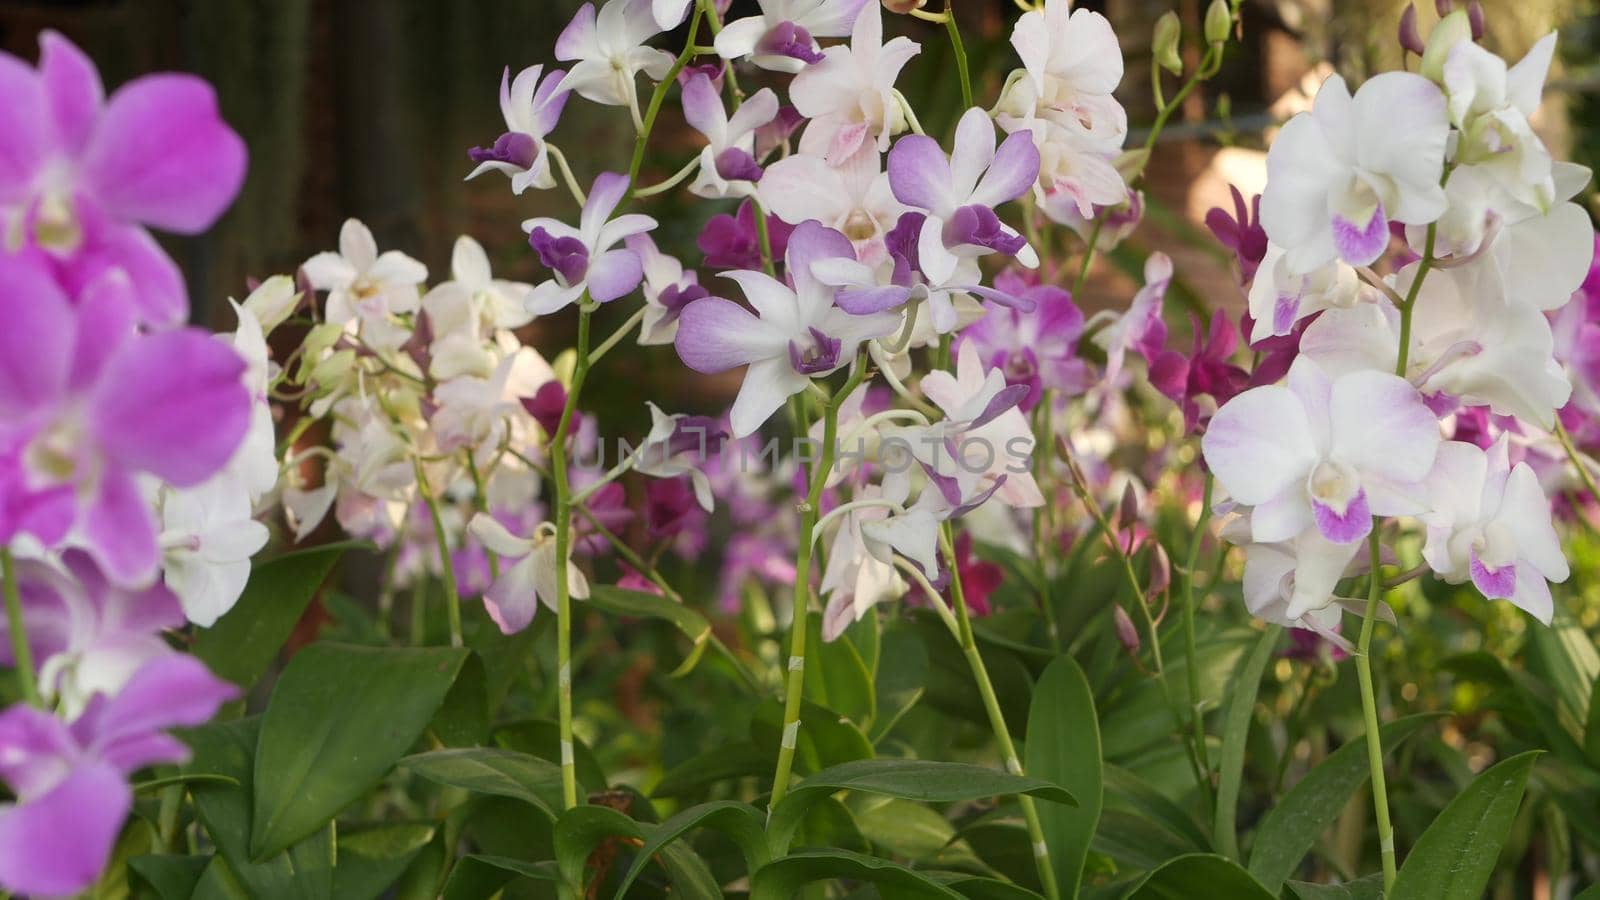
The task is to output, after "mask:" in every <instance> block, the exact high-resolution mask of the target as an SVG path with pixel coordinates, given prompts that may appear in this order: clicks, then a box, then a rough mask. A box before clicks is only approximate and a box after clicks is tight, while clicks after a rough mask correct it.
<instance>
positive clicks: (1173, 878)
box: [1122, 853, 1277, 900]
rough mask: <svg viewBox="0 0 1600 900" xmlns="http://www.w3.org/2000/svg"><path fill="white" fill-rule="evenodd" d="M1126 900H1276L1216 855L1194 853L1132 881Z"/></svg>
mask: <svg viewBox="0 0 1600 900" xmlns="http://www.w3.org/2000/svg"><path fill="white" fill-rule="evenodd" d="M1122 896H1123V897H1124V898H1125V900H1276V896H1277V895H1275V894H1273V893H1272V892H1271V891H1269V890H1267V889H1266V888H1264V887H1262V886H1261V883H1260V882H1258V881H1256V880H1255V879H1254V878H1251V877H1250V873H1249V872H1246V871H1245V870H1244V869H1241V868H1239V864H1238V863H1236V862H1234V861H1233V860H1231V859H1229V858H1227V857H1226V856H1218V855H1217V854H1215V853H1194V854H1190V855H1188V856H1180V857H1178V858H1177V859H1173V860H1168V861H1167V862H1166V863H1164V864H1162V865H1161V867H1160V868H1157V869H1156V870H1154V871H1152V872H1150V873H1148V874H1147V875H1145V876H1144V877H1143V878H1142V879H1140V880H1139V881H1137V882H1135V883H1134V885H1133V887H1132V889H1130V890H1129V891H1128V892H1127V893H1125V894H1123V895H1122Z"/></svg>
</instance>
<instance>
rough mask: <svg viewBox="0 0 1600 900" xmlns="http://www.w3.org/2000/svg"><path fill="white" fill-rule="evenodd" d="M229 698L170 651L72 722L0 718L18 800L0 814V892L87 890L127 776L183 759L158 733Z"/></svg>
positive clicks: (0, 756) (128, 790)
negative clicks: (0, 888)
mask: <svg viewBox="0 0 1600 900" xmlns="http://www.w3.org/2000/svg"><path fill="white" fill-rule="evenodd" d="M237 694H238V690H237V689H236V688H234V687H233V685H230V684H228V683H226V682H224V681H220V680H218V679H217V678H216V677H215V676H213V675H212V674H211V673H210V672H208V671H207V670H206V667H205V665H204V664H202V663H201V662H200V661H199V660H197V659H195V658H194V657H192V656H185V655H182V654H169V655H166V656H162V657H160V658H158V659H155V660H152V661H150V662H148V663H146V664H145V665H144V666H142V667H140V669H139V670H138V672H137V673H135V674H134V675H133V677H132V678H130V679H129V680H128V683H127V684H126V685H125V686H124V687H123V688H122V689H121V690H120V691H118V692H117V693H116V695H115V696H111V697H107V696H105V695H101V696H98V697H96V698H95V699H94V701H93V702H91V703H90V704H89V707H88V709H87V710H85V711H84V713H83V715H82V716H80V717H79V718H78V719H77V721H75V722H73V723H71V724H70V725H69V724H68V723H66V722H63V721H62V720H60V719H58V718H56V717H55V716H52V715H51V714H49V713H47V712H44V711H43V710H39V709H35V708H33V707H30V706H25V705H23V704H17V705H16V706H12V707H11V708H9V709H7V710H6V711H5V712H3V713H0V778H3V779H4V780H5V782H6V784H7V785H9V786H10V787H11V790H12V793H14V794H15V795H16V798H17V799H16V802H15V803H14V804H10V805H7V806H6V807H4V809H3V810H0V886H4V887H5V889H6V890H8V891H12V892H14V893H17V894H27V895H29V896H34V897H65V896H69V895H76V894H78V893H79V892H80V891H84V890H87V889H88V888H89V887H90V886H92V885H93V884H94V882H95V879H97V878H99V877H100V873H101V872H102V871H103V870H104V869H105V867H106V865H107V863H108V862H109V861H110V859H111V850H112V847H113V845H114V844H115V843H116V839H117V835H118V834H119V833H120V832H121V831H122V825H123V822H124V820H125V819H127V817H128V812H129V811H130V810H131V809H132V808H133V788H132V787H131V786H130V785H129V784H128V777H129V776H130V775H132V774H133V773H134V772H136V771H138V770H140V769H143V768H146V767H148V766H152V765H156V764H160V763H167V764H171V763H181V762H183V761H185V760H187V759H188V758H189V750H188V748H187V747H185V746H184V745H183V743H182V742H181V741H179V740H178V739H177V738H174V737H172V736H171V735H168V734H166V733H165V730H166V729H168V728H173V727H179V726H187V727H192V726H196V725H201V724H204V723H205V722H206V721H207V720H209V719H210V718H211V717H212V716H213V715H215V714H216V711H217V708H218V707H219V706H221V705H222V704H223V703H224V702H226V701H228V700H231V699H233V698H234V697H235V696H236V695H237Z"/></svg>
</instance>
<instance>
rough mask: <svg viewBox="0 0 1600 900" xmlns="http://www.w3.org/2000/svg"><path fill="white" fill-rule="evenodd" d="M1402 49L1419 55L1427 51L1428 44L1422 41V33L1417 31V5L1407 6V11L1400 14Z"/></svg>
mask: <svg viewBox="0 0 1600 900" xmlns="http://www.w3.org/2000/svg"><path fill="white" fill-rule="evenodd" d="M1400 49H1402V50H1404V51H1406V52H1407V53H1415V54H1416V55H1418V56H1421V55H1422V54H1423V53H1425V52H1427V49H1428V45H1426V44H1424V43H1423V42H1422V33H1421V32H1419V31H1417V8H1416V6H1415V5H1413V6H1408V7H1406V11H1405V12H1403V13H1401V14H1400Z"/></svg>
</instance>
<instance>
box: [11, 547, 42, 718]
mask: <svg viewBox="0 0 1600 900" xmlns="http://www.w3.org/2000/svg"><path fill="white" fill-rule="evenodd" d="M0 572H3V575H4V578H5V593H6V627H7V628H8V629H9V630H10V631H11V659H12V662H13V663H14V665H15V666H16V671H17V684H18V685H19V686H20V687H21V689H22V699H23V700H25V701H27V703H28V705H29V706H37V707H42V706H44V703H43V702H41V701H40V699H39V684H38V682H37V681H36V680H35V676H34V671H33V650H32V648H30V647H29V646H28V629H27V625H26V623H24V622H23V619H22V591H21V590H20V589H19V588H18V587H17V561H16V560H15V559H13V558H12V556H11V548H10V547H0Z"/></svg>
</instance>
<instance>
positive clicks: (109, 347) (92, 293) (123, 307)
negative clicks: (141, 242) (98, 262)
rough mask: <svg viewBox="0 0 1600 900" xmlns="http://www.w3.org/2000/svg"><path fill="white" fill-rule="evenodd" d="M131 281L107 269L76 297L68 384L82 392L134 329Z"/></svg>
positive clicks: (128, 338)
mask: <svg viewBox="0 0 1600 900" xmlns="http://www.w3.org/2000/svg"><path fill="white" fill-rule="evenodd" d="M133 297H134V294H133V281H132V280H131V279H129V278H128V275H127V273H126V272H124V271H123V270H121V269H110V270H107V271H106V273H105V274H103V275H101V276H100V277H99V278H97V279H95V280H94V281H93V282H91V283H90V284H89V286H88V287H87V288H85V289H84V290H83V292H82V293H81V294H79V295H78V328H77V338H76V341H75V343H74V344H73V348H72V378H71V384H72V387H73V389H75V390H83V389H85V388H87V387H89V386H90V385H92V384H93V383H94V382H95V380H96V379H98V378H99V377H100V370H101V369H102V368H104V366H105V364H106V361H107V360H109V359H110V358H111V356H112V354H114V353H116V351H117V350H118V349H119V348H120V347H121V346H122V345H123V344H125V343H127V342H128V341H129V340H131V339H133V337H134V333H135V332H136V331H137V329H138V319H137V307H136V306H135V304H134V299H133Z"/></svg>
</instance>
